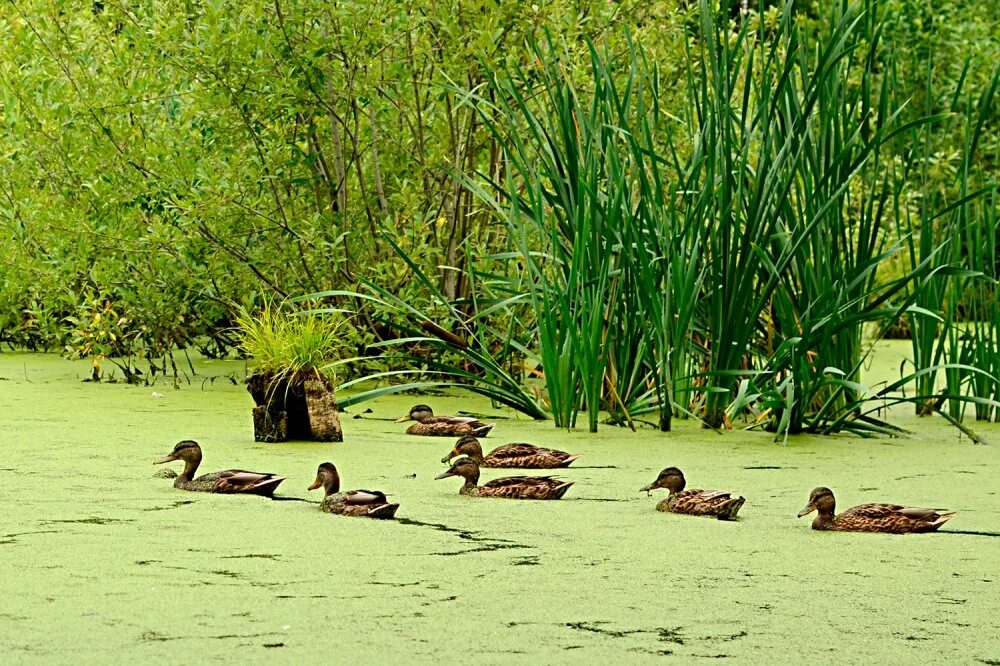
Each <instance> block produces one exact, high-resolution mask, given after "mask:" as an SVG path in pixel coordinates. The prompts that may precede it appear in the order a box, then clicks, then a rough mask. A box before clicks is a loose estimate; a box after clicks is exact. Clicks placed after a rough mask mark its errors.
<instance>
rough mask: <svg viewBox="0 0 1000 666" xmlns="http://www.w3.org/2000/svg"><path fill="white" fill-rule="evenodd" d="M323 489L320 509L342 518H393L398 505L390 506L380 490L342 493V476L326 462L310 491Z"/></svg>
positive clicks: (320, 467)
mask: <svg viewBox="0 0 1000 666" xmlns="http://www.w3.org/2000/svg"><path fill="white" fill-rule="evenodd" d="M320 487H322V488H323V490H324V492H325V493H326V497H324V498H323V501H322V502H321V503H320V505H319V508H320V509H321V510H323V511H326V512H327V513H336V514H339V515H341V516H363V517H366V518H392V517H394V516H395V515H396V509H398V508H399V505H398V504H390V503H389V502H388V500H386V498H385V493H383V492H382V491H380V490H349V491H347V492H345V493H342V492H340V474H338V473H337V468H336V467H335V466H334V464H333V463H331V462H325V463H323V464H321V465H320V466H319V468H318V469H317V470H316V480H315V481H313V484H312V485H311V486H309V490H316V489H317V488H320Z"/></svg>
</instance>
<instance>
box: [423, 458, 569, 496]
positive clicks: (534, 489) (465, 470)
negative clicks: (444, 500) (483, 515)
mask: <svg viewBox="0 0 1000 666" xmlns="http://www.w3.org/2000/svg"><path fill="white" fill-rule="evenodd" d="M449 476H460V477H462V478H464V479H465V484H463V485H462V488H461V489H460V490H459V493H461V494H462V495H474V496H476V497H502V498H506V499H524V500H555V499H559V498H561V497H562V496H563V495H565V494H566V491H567V490H569V489H570V486H572V485H573V482H572V481H563V480H561V479H557V478H555V477H552V476H508V477H504V478H501V479H493V480H492V481H488V482H487V483H484V484H483V485H481V486H480V485H477V484H478V483H479V465H477V464H476V461H475V460H473V459H472V458H467V457H464V458H459V459H458V460H456V461H455V462H454V463H453V464H452V466H451V468H449V469H448V471H447V472H443V473H442V474H439V475H437V477H435V478H438V479H444V478H447V477H449Z"/></svg>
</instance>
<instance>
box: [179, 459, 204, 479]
mask: <svg viewBox="0 0 1000 666" xmlns="http://www.w3.org/2000/svg"><path fill="white" fill-rule="evenodd" d="M200 464H201V456H198V457H197V458H187V459H185V460H184V471H183V472H181V475H180V476H178V477H177V478H176V479H175V480H174V485H177V484H180V483H187V482H188V481H190V480H191V479H193V478H194V474H195V472H197V471H198V465H200Z"/></svg>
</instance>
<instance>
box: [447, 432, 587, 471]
mask: <svg viewBox="0 0 1000 666" xmlns="http://www.w3.org/2000/svg"><path fill="white" fill-rule="evenodd" d="M461 455H466V456H469V457H470V458H472V459H473V460H475V461H476V464H477V465H479V466H480V467H520V468H522V469H551V468H553V467H568V466H569V465H570V463H572V462H573V461H574V460H576V459H577V458H579V457H580V456H577V455H570V454H569V453H566V452H565V451H557V450H556V449H543V448H540V447H538V446H534V445H532V444H520V443H519V444H504V445H503V446H498V447H497V448H495V449H493V450H492V451H490V454H489V455H488V456H485V457H484V456H483V447H482V446H481V445H480V444H479V440H478V439H476V438H475V437H473V436H472V435H466V436H465V437H463V438H462V439H460V440H458V442H457V443H456V444H455V448H453V449H452V450H451V452H450V453H448V455H446V456H445V457H444V458H442V459H441V462H443V463H446V462H448V461H450V460H451V459H452V458H455V457H457V456H461Z"/></svg>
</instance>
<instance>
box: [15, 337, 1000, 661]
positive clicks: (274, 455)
mask: <svg viewBox="0 0 1000 666" xmlns="http://www.w3.org/2000/svg"><path fill="white" fill-rule="evenodd" d="M906 349H907V346H906V343H884V344H882V345H880V348H879V352H878V355H877V356H876V358H875V361H874V367H872V368H871V370H870V375H871V376H873V377H879V376H881V377H883V378H885V379H888V378H890V377H892V376H894V375H896V374H897V373H898V365H899V361H900V359H901V358H902V356H903V355H905V353H906ZM196 368H197V370H198V373H199V374H198V376H197V377H195V378H193V383H192V384H190V385H188V384H186V383H185V384H184V385H183V386H182V388H181V389H179V390H176V389H173V388H171V387H170V386H169V385H163V384H160V385H157V386H155V387H152V388H151V387H134V386H126V385H122V384H90V383H82V382H81V381H80V380H81V379H83V378H85V377H86V376H87V375H88V374H89V367H88V364H87V363H85V362H84V363H80V362H70V361H67V360H64V359H60V358H58V357H56V356H53V355H39V354H0V414H2V415H3V417H2V425H0V441H2V447H3V448H2V452H3V455H2V460H0V500H2V502H3V505H4V509H3V513H2V518H0V581H2V588H3V594H0V653H2V654H3V655H4V657H3V662H4V663H5V664H11V663H31V662H42V661H44V662H46V663H70V662H74V663H80V662H82V663H88V662H101V663H108V662H111V661H130V662H135V661H142V662H151V663H159V662H164V663H166V662H174V663H176V661H177V660H178V659H179V658H180V657H179V655H183V658H184V659H186V660H188V661H190V660H194V661H199V660H208V659H218V660H220V661H234V662H235V661H250V662H258V661H263V660H265V659H276V660H278V661H279V662H282V663H284V662H289V663H290V662H293V661H294V662H297V663H301V662H305V661H306V660H310V661H319V662H334V663H337V662H344V661H348V660H360V659H364V660H366V661H375V662H379V661H389V660H392V661H397V662H398V661H400V660H404V659H405V660H407V661H408V662H411V663H414V662H415V663H426V662H430V661H432V660H433V661H440V660H443V659H448V660H456V659H458V660H468V661H473V660H480V661H482V662H484V663H498V662H500V661H503V660H505V659H507V658H511V657H515V658H516V657H517V656H518V655H524V656H525V657H523V658H526V657H527V656H528V655H530V656H531V657H532V658H534V659H535V660H536V661H537V662H539V663H547V664H560V663H571V662H578V663H579V662H583V663H590V662H594V661H597V660H613V661H616V662H629V663H647V662H653V661H656V660H659V659H661V658H665V659H670V658H680V659H681V660H682V661H683V662H688V661H696V660H701V659H706V660H707V659H722V658H733V659H739V660H743V661H752V662H758V663H764V662H774V661H780V660H781V659H782V657H787V658H792V657H793V656H794V660H795V661H804V660H806V659H814V660H820V662H821V663H848V662H851V663H859V662H874V661H878V662H881V663H908V662H916V661H918V660H919V661H932V662H933V661H943V660H945V659H948V660H951V661H955V662H959V663H984V664H1000V638H998V633H997V631H996V618H997V617H1000V538H997V537H1000V483H998V482H997V479H998V477H1000V456H998V453H997V448H996V447H997V445H1000V426H997V425H995V424H994V425H981V424H974V423H971V422H970V424H972V425H973V427H974V428H975V429H976V430H977V432H979V433H980V434H981V435H983V436H984V437H985V438H986V439H987V440H989V441H991V442H993V445H987V446H981V445H973V444H971V443H970V442H969V440H968V439H966V438H960V437H959V434H958V432H957V431H956V430H955V429H954V428H951V427H948V426H947V424H945V423H944V422H943V421H942V420H941V419H939V418H924V419H918V418H916V417H914V416H912V415H911V413H912V408H911V407H908V406H903V407H899V408H897V409H895V410H894V411H893V413H892V415H891V419H890V420H892V422H893V423H895V424H897V425H900V426H902V427H905V428H908V429H910V430H912V431H913V433H914V434H913V436H912V437H911V438H908V439H874V440H862V439H857V438H852V437H793V438H792V439H791V440H790V442H789V444H788V445H787V446H781V445H778V444H775V443H773V441H772V437H771V435H768V434H766V433H754V432H727V433H723V434H717V433H714V432H710V431H704V430H702V429H701V428H699V427H697V426H696V425H695V424H693V423H680V424H678V427H677V429H676V430H675V432H673V433H670V434H661V433H658V432H655V431H653V430H648V429H647V430H640V431H639V432H638V433H632V432H630V431H628V430H626V429H620V428H612V427H604V428H602V430H601V431H600V432H599V433H598V434H594V435H592V434H589V433H586V432H583V431H580V432H570V433H567V432H564V431H557V430H556V429H554V428H553V427H552V425H551V423H544V422H543V423H537V422H532V421H530V420H525V419H523V418H518V417H517V416H516V415H515V414H514V413H512V412H509V411H507V410H504V409H495V408H493V407H491V406H490V405H489V404H488V403H487V402H486V401H484V400H482V399H480V398H478V397H475V396H466V395H446V396H423V397H420V398H416V397H413V396H403V397H394V398H389V399H384V400H377V401H373V402H370V403H366V404H364V405H359V406H357V407H355V408H354V409H352V410H351V412H350V413H349V414H345V415H344V429H345V437H346V440H347V441H346V443H344V444H314V443H289V444H261V443H255V442H253V441H252V431H251V420H250V407H251V406H252V401H251V399H250V397H249V395H248V394H247V393H246V391H245V390H244V389H243V387H242V386H240V385H234V384H232V383H230V382H229V381H227V380H226V379H225V378H224V377H223V376H224V375H226V374H228V373H234V372H236V373H241V372H242V364H239V363H233V362H209V361H200V362H198V363H197V365H196ZM210 377H218V378H219V379H217V380H216V381H204V380H206V378H210ZM203 382H204V383H203ZM154 392H155V393H157V394H161V395H162V397H154V395H153V393H154ZM414 402H427V403H429V404H431V405H432V406H433V407H434V408H435V410H437V411H438V412H439V413H454V412H455V411H457V410H464V411H469V412H474V413H477V414H484V415H487V416H489V417H491V418H495V420H496V423H497V426H496V428H495V430H494V431H493V433H492V434H491V435H490V437H489V438H488V439H487V440H484V445H485V446H486V448H487V449H489V448H491V447H492V446H497V445H499V444H502V443H506V442H511V441H529V442H534V443H539V444H545V445H549V446H553V447H556V448H560V449H564V450H568V451H571V452H574V453H580V454H582V457H581V458H580V459H579V460H578V461H577V462H576V463H575V464H574V466H573V467H571V468H569V469H567V470H565V471H561V472H560V475H561V476H564V477H565V478H567V479H572V480H575V481H577V484H576V485H575V486H574V487H573V488H572V489H571V490H570V492H569V493H568V494H567V496H566V498H565V499H563V500H560V501H558V502H514V501H505V500H496V499H485V498H469V497H462V496H460V495H459V494H458V488H459V485H460V481H459V480H457V479H453V478H452V479H445V480H441V481H433V480H432V479H433V478H434V476H435V475H436V474H437V473H439V472H440V471H441V470H442V468H443V466H442V465H441V463H440V462H439V460H440V459H441V457H442V456H443V455H444V454H445V453H447V451H448V450H449V447H450V446H451V444H452V440H450V439H443V438H442V439H437V438H416V437H409V436H406V435H404V434H403V429H404V426H401V425H397V424H394V423H392V420H391V419H393V418H395V417H397V416H400V415H402V414H404V413H405V412H406V411H407V410H408V407H409V406H410V404H411V403H414ZM369 408H370V410H371V411H370V412H369V413H363V412H365V410H366V409H369ZM185 438H191V439H196V440H198V441H199V442H201V444H202V445H203V447H204V451H205V460H204V464H203V466H202V469H203V471H214V470H219V469H225V468H229V467H242V468H245V469H253V470H259V471H269V472H276V473H279V474H282V475H284V476H287V477H288V480H287V481H285V483H284V484H283V485H282V486H281V487H280V488H279V490H278V494H279V495H281V496H282V498H288V499H287V500H286V501H271V500H267V499H263V498H258V497H232V496H215V495H209V494H200V493H186V492H183V491H179V490H175V489H174V488H173V487H172V486H171V481H170V480H169V479H164V478H155V477H154V476H153V475H154V472H156V470H157V468H155V467H153V466H152V464H151V463H152V461H153V459H154V458H155V457H156V456H158V455H162V454H165V453H167V452H168V451H169V450H170V449H171V447H172V446H173V444H174V443H175V442H176V441H178V440H180V439H185ZM325 460H332V461H333V462H335V463H336V464H337V466H338V467H339V468H340V472H341V475H342V477H343V479H344V484H345V487H346V488H353V487H373V488H379V489H382V490H384V491H386V492H387V493H391V494H392V495H393V498H394V501H398V502H399V503H400V504H401V508H400V509H399V512H398V514H397V515H398V516H399V517H400V520H397V521H394V522H389V521H374V520H364V519H356V518H353V519H352V518H345V517H339V516H331V515H327V514H323V513H321V512H320V511H319V510H318V507H317V502H318V500H319V499H320V498H319V497H318V496H317V494H316V493H308V492H307V491H306V486H308V485H309V483H310V482H311V481H312V479H313V477H314V473H315V469H316V465H317V464H318V463H320V462H323V461H325ZM670 465H676V466H678V467H681V468H682V469H683V470H684V472H685V474H686V476H687V479H688V483H689V485H690V486H692V487H709V488H712V487H715V488H723V489H726V490H733V491H736V492H738V493H740V494H742V495H744V496H745V497H746V498H747V504H746V505H745V506H744V507H743V509H742V511H741V513H740V517H741V520H740V521H739V522H736V523H725V522H718V521H714V520H711V519H703V518H692V517H685V516H674V515H667V514H662V513H658V512H656V511H654V509H653V507H654V506H655V504H656V502H657V501H658V500H659V499H661V498H662V495H657V494H654V495H653V496H651V497H647V495H646V494H645V493H640V492H638V488H640V487H641V486H643V485H645V484H647V483H649V482H650V481H652V480H653V479H654V478H655V476H656V473H657V472H658V471H659V470H660V469H661V468H663V467H666V466H670ZM507 473H510V472H504V471H502V470H484V472H483V478H484V480H485V479H489V478H494V477H496V476H502V475H505V474H507ZM515 473H516V472H515ZM539 473H540V472H539ZM818 485H827V486H830V487H831V488H833V490H834V492H835V493H836V494H837V498H838V502H839V505H840V507H841V508H846V507H848V506H852V505H853V504H858V503H861V502H868V501H894V502H906V503H912V504H915V505H917V506H928V507H934V508H943V509H950V510H957V511H959V512H960V513H959V515H958V516H956V517H955V518H954V519H953V520H952V521H951V522H950V523H948V524H947V525H946V526H945V528H944V529H943V530H942V531H941V532H940V533H938V534H928V535H909V536H891V535H879V534H833V533H819V532H813V531H812V530H810V529H809V519H808V518H804V519H796V517H795V514H796V512H797V511H798V510H799V509H800V508H801V507H802V506H803V505H804V504H805V502H806V499H807V497H808V494H809V491H810V490H811V489H812V488H813V487H814V486H818Z"/></svg>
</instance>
